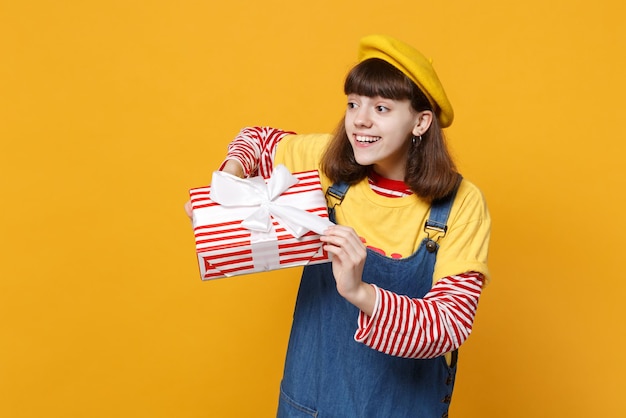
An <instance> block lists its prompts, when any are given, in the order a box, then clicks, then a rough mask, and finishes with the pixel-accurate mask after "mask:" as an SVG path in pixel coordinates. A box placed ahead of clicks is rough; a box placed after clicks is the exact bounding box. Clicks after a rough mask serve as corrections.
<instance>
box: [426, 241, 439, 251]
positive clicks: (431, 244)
mask: <svg viewBox="0 0 626 418" xmlns="http://www.w3.org/2000/svg"><path fill="white" fill-rule="evenodd" d="M426 251H428V252H429V253H434V252H435V251H437V243H436V242H435V241H433V240H432V239H429V240H428V241H426Z"/></svg>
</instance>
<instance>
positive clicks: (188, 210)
mask: <svg viewBox="0 0 626 418" xmlns="http://www.w3.org/2000/svg"><path fill="white" fill-rule="evenodd" d="M185 213H186V214H187V216H189V218H190V219H191V218H192V216H193V213H192V212H191V200H188V201H187V203H185Z"/></svg>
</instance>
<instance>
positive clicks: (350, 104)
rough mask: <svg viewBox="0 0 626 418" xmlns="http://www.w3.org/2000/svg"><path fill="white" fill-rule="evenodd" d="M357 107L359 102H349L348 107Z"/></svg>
mask: <svg viewBox="0 0 626 418" xmlns="http://www.w3.org/2000/svg"><path fill="white" fill-rule="evenodd" d="M356 107H357V104H356V103H354V102H348V109H355V108H356Z"/></svg>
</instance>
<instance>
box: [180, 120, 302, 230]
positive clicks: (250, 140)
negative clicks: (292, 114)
mask: <svg viewBox="0 0 626 418" xmlns="http://www.w3.org/2000/svg"><path fill="white" fill-rule="evenodd" d="M291 134H294V132H289V131H282V130H280V129H274V128H268V127H265V128H260V127H252V128H244V129H242V130H241V131H240V132H239V134H238V135H237V136H236V137H235V139H233V140H232V141H231V143H230V144H229V145H228V153H227V154H226V158H225V159H224V161H223V162H222V164H221V165H220V167H219V170H220V171H225V172H227V173H230V174H232V175H234V176H237V177H242V178H243V177H252V176H255V175H257V174H260V175H261V176H263V177H264V178H268V177H269V176H270V174H271V173H272V170H273V169H274V154H275V153H276V146H277V145H278V143H279V142H280V140H281V139H283V138H284V137H285V136H287V135H291ZM185 212H186V213H187V216H188V217H189V218H191V216H192V214H191V201H187V202H186V203H185Z"/></svg>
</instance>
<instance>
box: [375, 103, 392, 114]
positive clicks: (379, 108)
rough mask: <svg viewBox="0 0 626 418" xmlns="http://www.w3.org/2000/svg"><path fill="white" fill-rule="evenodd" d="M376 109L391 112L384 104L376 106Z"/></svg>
mask: <svg viewBox="0 0 626 418" xmlns="http://www.w3.org/2000/svg"><path fill="white" fill-rule="evenodd" d="M376 111H377V112H381V113H385V112H389V108H388V107H386V106H383V105H378V106H376Z"/></svg>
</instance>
